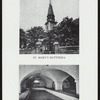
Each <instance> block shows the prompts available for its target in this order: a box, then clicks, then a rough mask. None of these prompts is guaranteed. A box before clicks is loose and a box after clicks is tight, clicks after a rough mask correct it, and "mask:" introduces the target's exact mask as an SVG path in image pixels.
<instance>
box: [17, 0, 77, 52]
mask: <svg viewBox="0 0 100 100" xmlns="http://www.w3.org/2000/svg"><path fill="white" fill-rule="evenodd" d="M19 54H79V0H20V26H19Z"/></svg>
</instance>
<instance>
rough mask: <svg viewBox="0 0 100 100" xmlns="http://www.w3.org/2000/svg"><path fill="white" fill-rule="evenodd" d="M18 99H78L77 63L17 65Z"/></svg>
mask: <svg viewBox="0 0 100 100" xmlns="http://www.w3.org/2000/svg"><path fill="white" fill-rule="evenodd" d="M19 100H79V65H19Z"/></svg>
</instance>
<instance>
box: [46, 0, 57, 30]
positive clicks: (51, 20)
mask: <svg viewBox="0 0 100 100" xmlns="http://www.w3.org/2000/svg"><path fill="white" fill-rule="evenodd" d="M56 24H57V22H55V15H54V12H53V7H52V4H51V0H49V8H48V14H47V22H46V23H45V25H46V30H47V31H49V30H51V29H52V28H53V27H54V26H55V25H56Z"/></svg>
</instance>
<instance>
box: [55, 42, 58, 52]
mask: <svg viewBox="0 0 100 100" xmlns="http://www.w3.org/2000/svg"><path fill="white" fill-rule="evenodd" d="M54 46H55V54H58V53H59V43H58V42H54Z"/></svg>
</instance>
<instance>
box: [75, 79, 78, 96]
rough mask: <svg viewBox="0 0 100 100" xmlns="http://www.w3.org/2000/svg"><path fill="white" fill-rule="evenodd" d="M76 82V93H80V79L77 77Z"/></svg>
mask: <svg viewBox="0 0 100 100" xmlns="http://www.w3.org/2000/svg"><path fill="white" fill-rule="evenodd" d="M75 82H76V94H79V79H75Z"/></svg>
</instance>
